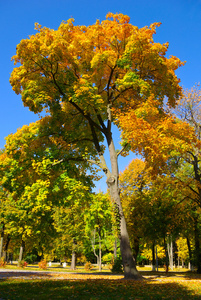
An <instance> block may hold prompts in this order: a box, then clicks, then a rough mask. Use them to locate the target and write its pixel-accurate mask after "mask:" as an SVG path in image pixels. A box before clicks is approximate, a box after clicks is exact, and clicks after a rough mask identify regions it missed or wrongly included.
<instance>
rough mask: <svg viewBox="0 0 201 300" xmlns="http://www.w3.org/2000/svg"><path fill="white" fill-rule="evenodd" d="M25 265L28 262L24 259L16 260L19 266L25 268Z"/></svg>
mask: <svg viewBox="0 0 201 300" xmlns="http://www.w3.org/2000/svg"><path fill="white" fill-rule="evenodd" d="M27 265H28V263H27V262H26V261H25V260H20V261H18V266H19V267H20V268H26V267H27Z"/></svg>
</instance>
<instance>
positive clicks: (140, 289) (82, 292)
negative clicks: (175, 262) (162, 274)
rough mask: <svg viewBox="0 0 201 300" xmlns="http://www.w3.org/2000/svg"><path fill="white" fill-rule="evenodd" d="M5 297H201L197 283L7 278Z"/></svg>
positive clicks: (0, 290)
mask: <svg viewBox="0 0 201 300" xmlns="http://www.w3.org/2000/svg"><path fill="white" fill-rule="evenodd" d="M0 297H1V298H3V299H10V300H12V299H14V300H17V299H20V300H21V299H22V300H23V299H27V300H28V299H30V300H31V299H32V300H34V299H37V300H38V299H41V300H43V299H45V300H48V299H91V300H92V299H136V300H137V299H140V300H142V299H147V300H148V299H154V300H157V299H171V300H175V299H177V300H182V299H184V300H185V299H186V300H187V299H201V287H199V285H198V284H197V283H191V284H190V285H188V284H180V283H177V282H161V283H160V282H159V283H158V282H157V283H153V282H148V281H143V282H133V281H130V280H129V281H126V280H83V281H82V280H76V281H69V280H56V281H55V280H29V281H27V280H26V281H25V280H24V281H23V280H5V281H1V282H0Z"/></svg>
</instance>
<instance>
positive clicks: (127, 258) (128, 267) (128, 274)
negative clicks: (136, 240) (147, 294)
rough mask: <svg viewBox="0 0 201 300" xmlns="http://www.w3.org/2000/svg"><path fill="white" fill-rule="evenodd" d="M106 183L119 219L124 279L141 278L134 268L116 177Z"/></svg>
mask: <svg viewBox="0 0 201 300" xmlns="http://www.w3.org/2000/svg"><path fill="white" fill-rule="evenodd" d="M107 184H108V187H109V190H110V195H111V198H112V199H113V200H114V202H115V204H116V207H117V212H118V215H117V218H118V221H119V223H120V224H119V240H120V250H121V256H122V263H123V268H124V278H125V279H142V276H141V274H140V273H139V272H138V271H137V269H136V263H135V259H134V257H133V254H132V251H131V246H130V240H129V235H128V231H127V226H126V220H125V216H124V213H123V209H122V205H121V200H120V195H119V188H118V185H117V178H116V179H114V178H113V177H111V178H110V179H109V180H107Z"/></svg>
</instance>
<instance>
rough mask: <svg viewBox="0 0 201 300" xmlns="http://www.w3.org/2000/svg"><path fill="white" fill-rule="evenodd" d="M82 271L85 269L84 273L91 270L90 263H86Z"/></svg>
mask: <svg viewBox="0 0 201 300" xmlns="http://www.w3.org/2000/svg"><path fill="white" fill-rule="evenodd" d="M84 269H85V271H90V270H92V269H93V266H92V264H91V262H90V261H87V262H86V264H85V265H84Z"/></svg>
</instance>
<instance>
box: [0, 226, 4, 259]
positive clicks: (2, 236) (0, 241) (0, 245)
mask: <svg viewBox="0 0 201 300" xmlns="http://www.w3.org/2000/svg"><path fill="white" fill-rule="evenodd" d="M4 229H5V225H4V223H3V222H2V223H1V240H0V257H2V256H3V239H4Z"/></svg>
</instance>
